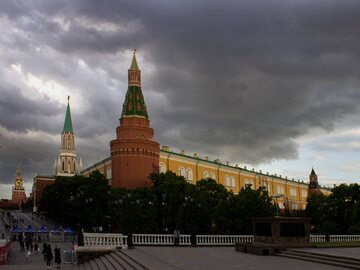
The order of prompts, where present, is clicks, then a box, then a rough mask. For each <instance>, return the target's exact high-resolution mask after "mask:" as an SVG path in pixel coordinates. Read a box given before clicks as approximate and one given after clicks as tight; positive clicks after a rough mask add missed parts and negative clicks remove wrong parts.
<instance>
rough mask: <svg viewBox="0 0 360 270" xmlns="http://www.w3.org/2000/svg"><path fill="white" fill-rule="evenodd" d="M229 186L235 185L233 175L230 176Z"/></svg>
mask: <svg viewBox="0 0 360 270" xmlns="http://www.w3.org/2000/svg"><path fill="white" fill-rule="evenodd" d="M230 186H231V187H233V188H234V187H235V177H234V176H230Z"/></svg>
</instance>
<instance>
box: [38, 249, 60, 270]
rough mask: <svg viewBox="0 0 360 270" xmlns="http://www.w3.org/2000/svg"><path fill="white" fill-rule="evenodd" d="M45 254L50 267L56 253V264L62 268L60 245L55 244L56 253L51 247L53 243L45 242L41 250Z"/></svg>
mask: <svg viewBox="0 0 360 270" xmlns="http://www.w3.org/2000/svg"><path fill="white" fill-rule="evenodd" d="M41 253H42V254H43V256H44V260H45V262H46V265H47V267H48V268H50V267H51V262H52V260H53V258H54V255H55V264H56V268H60V264H61V251H60V248H59V247H58V246H55V248H54V253H53V251H52V249H51V245H50V244H47V243H44V244H43V250H42V252H41Z"/></svg>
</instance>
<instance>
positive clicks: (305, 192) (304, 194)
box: [301, 190, 307, 198]
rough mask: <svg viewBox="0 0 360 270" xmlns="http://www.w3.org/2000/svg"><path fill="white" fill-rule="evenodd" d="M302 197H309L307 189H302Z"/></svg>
mask: <svg viewBox="0 0 360 270" xmlns="http://www.w3.org/2000/svg"><path fill="white" fill-rule="evenodd" d="M301 197H302V198H307V191H306V190H302V191H301Z"/></svg>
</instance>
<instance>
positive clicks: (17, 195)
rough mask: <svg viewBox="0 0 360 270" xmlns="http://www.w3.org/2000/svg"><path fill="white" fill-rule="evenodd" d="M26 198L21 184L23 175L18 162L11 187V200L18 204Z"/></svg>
mask: <svg viewBox="0 0 360 270" xmlns="http://www.w3.org/2000/svg"><path fill="white" fill-rule="evenodd" d="M25 199H26V194H25V189H24V186H23V177H22V173H21V168H20V162H18V164H17V167H16V173H15V186H14V187H13V188H12V202H13V203H15V204H16V205H18V206H20V205H21V203H22V202H24V201H25Z"/></svg>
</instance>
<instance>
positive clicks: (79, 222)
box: [41, 171, 110, 229]
mask: <svg viewBox="0 0 360 270" xmlns="http://www.w3.org/2000/svg"><path fill="white" fill-rule="evenodd" d="M109 192H110V187H109V185H108V183H107V179H106V178H105V177H104V176H103V175H102V174H101V173H99V172H98V171H96V172H94V173H92V174H91V175H90V177H89V178H87V177H84V176H80V175H75V176H74V177H57V178H56V180H55V183H54V184H53V185H50V186H47V187H46V188H45V190H44V193H43V196H42V201H41V205H42V207H43V208H45V209H47V211H48V213H49V215H50V216H51V217H52V218H53V219H54V220H56V221H57V222H58V223H60V224H62V225H63V226H66V225H71V226H73V227H77V226H81V227H83V228H86V229H89V228H92V227H94V226H99V225H101V224H103V223H104V218H105V215H104V214H106V213H107V206H108V198H109Z"/></svg>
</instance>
